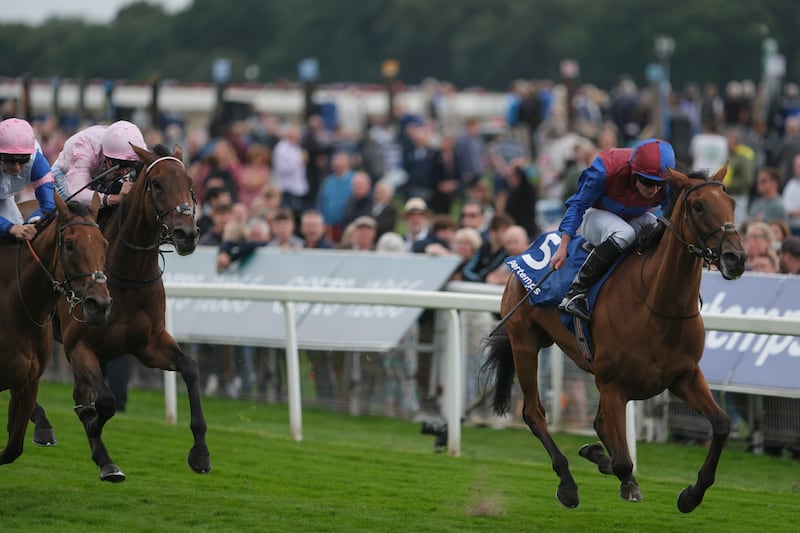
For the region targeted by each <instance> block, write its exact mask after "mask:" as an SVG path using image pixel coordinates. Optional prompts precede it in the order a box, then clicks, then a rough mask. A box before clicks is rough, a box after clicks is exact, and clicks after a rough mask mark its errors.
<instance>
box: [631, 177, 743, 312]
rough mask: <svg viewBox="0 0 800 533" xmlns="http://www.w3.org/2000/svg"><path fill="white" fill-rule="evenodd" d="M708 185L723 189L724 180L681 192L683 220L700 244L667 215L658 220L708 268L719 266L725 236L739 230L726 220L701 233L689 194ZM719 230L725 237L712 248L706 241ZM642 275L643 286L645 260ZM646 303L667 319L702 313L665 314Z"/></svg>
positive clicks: (702, 184) (706, 182)
mask: <svg viewBox="0 0 800 533" xmlns="http://www.w3.org/2000/svg"><path fill="white" fill-rule="evenodd" d="M707 185H718V186H720V187H723V189H724V185H723V184H722V182H719V181H704V182H702V183H698V184H697V185H693V186H691V187H689V188H688V189H684V190H683V191H682V192H681V196H682V198H683V201H682V202H680V205H681V208H682V210H683V214H682V218H683V222H684V224H685V225H686V226H688V228H689V231H690V232H691V233H692V236H693V237H694V239H695V240H696V241H697V242H698V243H700V245H699V246H698V245H696V244H693V243H691V242H689V241H687V240H686V239H684V238H683V236H682V235H681V234H680V233H679V232H678V230H677V229H676V228H675V226H674V225H673V224H672V222H671V221H670V220H669V219H668V218H667V217H665V216H663V215H662V216H660V217H658V221H659V223H661V224H663V225H664V226H665V227H666V228H667V229H669V230H670V232H672V235H673V236H674V237H675V238H676V239H677V240H678V242H680V243H682V244H683V245H684V246H686V250H687V251H688V252H689V254H690V255H694V256H697V257H699V258H700V259H702V260H703V266H704V267H706V268H710V267H711V265H716V266H717V267H719V261H720V258H721V257H722V243H723V242H724V241H725V238H727V236H728V235H732V234H735V233H737V231H736V226H735V225H734V224H733V223H732V222H725V223H724V224H722V226H719V227H718V228H714V229H712V230H711V231H709V232H707V233H705V234H700V232H699V231H697V226H696V224H695V222H694V220H693V218H692V217H690V216H689V211H690V206H689V194H691V193H692V192H693V191H696V190H697V189H699V188H700V187H705V186H707ZM718 232H722V233H723V234H724V237H723V238H722V239H720V241H719V244H718V245H717V247H716V249H712V248H711V247H709V246H708V244H706V241H707V240H708V239H709V238H711V237H712V236H714V235H716V234H717V233H718ZM640 276H641V282H642V286H645V282H644V262H642V270H641V272H640ZM645 304H646V305H647V309H648V310H649V311H650V312H651V313H652V314H653V315H655V316H657V317H659V318H662V319H667V320H687V319H691V318H695V317H697V316H699V315H700V311H699V310H698V311H697V312H696V313H692V314H688V315H678V316H671V315H665V314H663V313H660V312H658V311H656V310H655V309H653V308H652V307H651V306H650V304H649V303H647V301H645ZM702 306H703V300H702V298H700V308H702Z"/></svg>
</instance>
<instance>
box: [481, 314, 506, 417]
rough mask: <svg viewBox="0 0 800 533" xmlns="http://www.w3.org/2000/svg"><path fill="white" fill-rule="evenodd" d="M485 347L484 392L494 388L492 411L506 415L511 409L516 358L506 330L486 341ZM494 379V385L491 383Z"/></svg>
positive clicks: (482, 383) (482, 375) (483, 366)
mask: <svg viewBox="0 0 800 533" xmlns="http://www.w3.org/2000/svg"><path fill="white" fill-rule="evenodd" d="M484 345H485V346H486V361H485V362H484V363H483V365H481V370H480V376H481V380H480V383H481V386H482V388H483V389H484V390H488V388H489V387H491V386H493V387H494V395H493V396H492V410H493V411H494V412H495V414H498V415H504V414H506V413H507V412H508V411H509V409H510V407H511V386H512V385H513V384H514V356H513V353H512V352H511V340H510V339H509V338H508V332H507V331H506V328H501V329H500V330H498V331H497V332H496V333H495V334H494V335H492V336H491V337H488V338H487V339H485V340H484ZM492 378H494V383H491V380H492Z"/></svg>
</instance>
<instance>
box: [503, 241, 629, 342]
mask: <svg viewBox="0 0 800 533" xmlns="http://www.w3.org/2000/svg"><path fill="white" fill-rule="evenodd" d="M560 243H561V235H560V234H559V233H558V232H555V231H554V232H549V233H542V234H541V235H539V237H538V238H537V239H536V240H535V241H534V242H533V244H531V246H530V247H529V248H528V249H527V250H526V251H525V252H524V253H522V254H520V255H516V256H512V257H508V258H506V265H508V267H509V268H510V269H511V271H512V272H513V273H514V274H516V276H517V277H518V278H519V280H520V281H521V282H522V285H523V286H524V287H525V289H526V290H528V289H530V288H531V287H533V286H534V285H535V284H536V283H537V282H538V280H540V279H542V278H543V277H544V275H545V274H546V273H547V271H548V270H549V269H550V259H552V257H553V254H554V253H555V251H556V249H557V248H558V245H559V244H560ZM590 247H591V245H590V244H588V243H587V241H586V239H584V238H583V237H582V236H581V235H577V236H576V237H575V238H574V239H572V240H571V241H570V243H569V247H568V248H567V261H566V262H565V263H564V266H562V267H561V268H560V269H558V270H556V271H555V272H553V273H552V274H550V276H549V277H548V278H547V279H546V280H544V282H543V283H542V285H541V286H540V287H537V288H536V289H535V290H534V291H532V292H531V294H530V302H531V304H532V305H537V306H540V307H557V306H558V304H560V303H561V300H562V299H563V298H564V295H565V294H566V293H567V291H568V290H569V287H570V285H571V284H572V280H573V279H574V278H575V274H577V272H578V270H579V269H580V268H581V265H583V263H584V261H585V260H586V257H587V256H588V255H589V249H591V248H590ZM622 257H624V255H623V256H622ZM622 257H620V258H619V259H617V261H615V262H614V264H613V265H611V268H609V269H608V271H607V272H606V273H605V274H604V275H603V277H601V278H600V280H599V281H598V282H597V283H595V285H594V286H593V287H592V289H591V290H590V291H589V295H588V298H587V300H588V304H589V312H590V313H591V311H592V309H593V308H594V304H595V301H596V300H597V293H598V292H600V287H602V286H603V283H605V281H606V279H608V276H610V275H611V273H612V272H613V271H614V269H615V268H616V267H617V265H618V264H619V262H620V261H621V260H622ZM559 315H560V317H561V322H562V323H563V324H564V326H566V327H567V328H569V330H570V331H574V325H573V321H572V315H570V314H568V313H565V312H563V311H559Z"/></svg>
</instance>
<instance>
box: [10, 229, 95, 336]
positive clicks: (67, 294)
mask: <svg viewBox="0 0 800 533" xmlns="http://www.w3.org/2000/svg"><path fill="white" fill-rule="evenodd" d="M70 226H93V227H95V228H98V229H100V226H98V225H97V224H96V223H94V222H88V221H85V220H79V221H74V222H67V223H66V224H64V225H63V226H59V227H58V229H57V230H56V233H57V235H58V238H57V240H56V247H57V249H58V257H59V259H60V263H61V272H62V274H63V275H64V281H61V282H59V281H58V280H56V279H55V278H54V277H53V275H52V274H51V273H50V271H49V270H47V267H46V266H45V265H44V263H42V260H41V259H40V258H39V256H38V255H37V254H36V251H35V250H34V249H33V245H31V241H25V242H26V243H27V244H28V249H29V250H30V252H31V255H33V258H34V261H36V264H38V265H39V267H40V268H41V269H42V270H43V271H44V273H45V275H46V276H47V277H48V279H50V284H51V286H52V288H53V291H54V292H57V293H58V294H61V295H62V296H64V298H65V299H66V300H67V303H68V304H69V314H70V316H71V317H72V318H73V319H75V320H76V321H78V322H83V320H81V319H79V318H78V317H76V316H75V315H74V314H73V311H74V309H75V307H77V306H79V305H81V304H83V303H84V302H85V301H86V295H87V294H88V293H89V289H91V288H92V287H93V286H94V285H95V284H97V283H99V284H105V283H106V281H107V278H106V275H105V274H104V273H103V272H101V271H99V270H95V271H94V272H90V273H86V274H77V275H75V276H71V275H70V274H69V272H67V263H66V261H65V258H64V239H63V232H64V230H65V229H67V228H68V227H70ZM20 246H22V243H20ZM20 277H21V276H20V271H19V253H17V290H18V292H19V298H20V301H21V302H22V306H23V307H24V308H25V313H26V314H27V315H28V318H29V319H30V320H31V321H32V322H33V323H34V324H36V325H37V326H39V327H42V326H44V325H45V324H47V323H49V322H50V321H51V320H52V319H53V315H54V314H55V308H53V311H52V313H51V314H50V318H49V319H48V320H47V321H45V322H44V323H42V324H40V323H39V322H37V321H36V319H34V318H33V316H32V315H31V312H30V310H28V306H27V304H26V303H25V298H24V296H23V294H22V283H21V280H20ZM81 278H91V282H90V283H89V284H88V285H87V286H86V288H85V289H84V290H83V292H82V294H80V295H79V294H77V293H76V292H75V291H74V290H73V289H72V282H73V281H75V280H78V279H81Z"/></svg>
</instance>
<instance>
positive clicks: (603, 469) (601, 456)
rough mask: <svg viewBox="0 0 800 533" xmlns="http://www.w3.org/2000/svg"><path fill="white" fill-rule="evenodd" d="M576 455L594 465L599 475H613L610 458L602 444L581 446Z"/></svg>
mask: <svg viewBox="0 0 800 533" xmlns="http://www.w3.org/2000/svg"><path fill="white" fill-rule="evenodd" d="M578 455H580V456H581V457H583V458H585V459H588V460H589V461H591V462H593V463H594V464H596V465H597V470H599V471H600V473H601V474H606V475H613V474H614V470H613V469H612V468H611V457H609V456H607V455H606V451H605V448H603V443H602V442H595V443H593V444H584V445H583V446H581V449H580V450H578Z"/></svg>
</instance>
